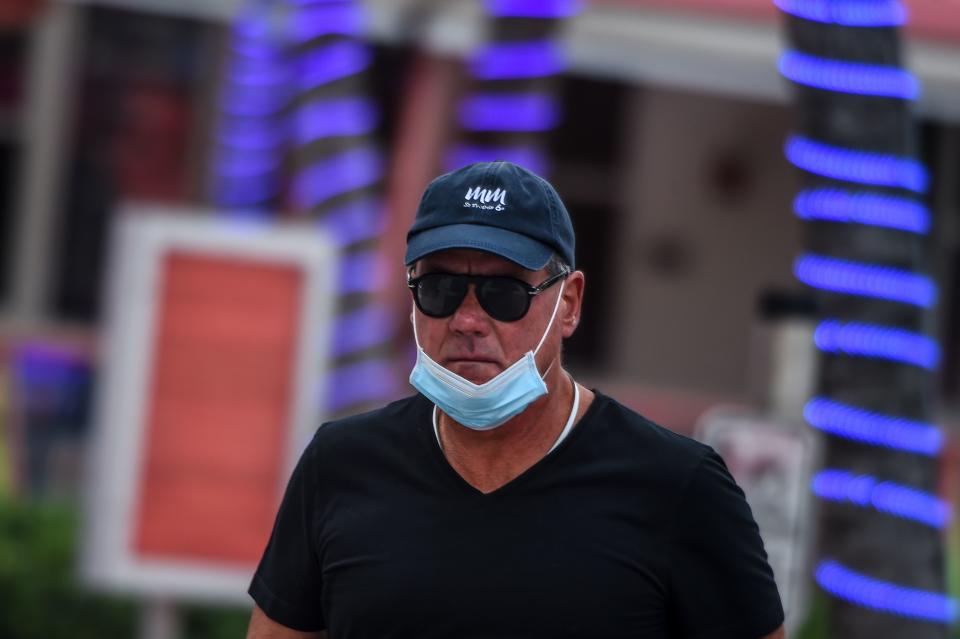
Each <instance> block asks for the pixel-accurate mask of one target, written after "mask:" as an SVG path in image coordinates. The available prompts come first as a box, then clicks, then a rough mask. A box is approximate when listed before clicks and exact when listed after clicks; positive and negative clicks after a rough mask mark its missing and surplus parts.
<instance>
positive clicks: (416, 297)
mask: <svg viewBox="0 0 960 639" xmlns="http://www.w3.org/2000/svg"><path fill="white" fill-rule="evenodd" d="M569 274H570V271H567V270H565V271H563V272H562V273H557V274H556V275H554V276H553V277H550V278H548V279H546V280H544V281H543V282H542V283H541V284H539V285H538V286H530V285H529V284H527V283H526V282H524V281H523V280H518V279H517V278H515V277H507V276H505V275H459V274H455V273H427V274H426V275H421V276H420V277H417V278H414V279H408V280H407V286H408V287H409V288H410V291H411V292H412V293H413V301H414V303H416V305H417V308H419V309H420V312H421V313H423V314H424V315H428V316H430V317H449V316H450V315H453V313H454V311H456V310H457V309H458V308H459V307H460V304H462V303H463V299H464V298H465V297H466V296H467V290H468V289H469V288H470V284H473V285H474V290H475V291H476V295H477V300H478V301H479V302H480V306H481V308H483V310H484V311H486V313H487V315H489V316H490V317H492V318H493V319H495V320H497V321H500V322H516V321H517V320H519V319H522V318H523V316H524V315H526V314H527V311H529V310H530V302H531V301H532V300H533V298H534V297H535V296H537V295H539V294H540V293H543V292H544V291H545V290H547V289H548V288H550V287H551V286H553V285H554V284H556V283H557V282H559V281H560V280H562V279H563V278H565V277H566V276H567V275H569Z"/></svg>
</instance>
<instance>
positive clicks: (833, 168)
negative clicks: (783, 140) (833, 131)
mask: <svg viewBox="0 0 960 639" xmlns="http://www.w3.org/2000/svg"><path fill="white" fill-rule="evenodd" d="M785 152H786V155H787V159H788V160H790V162H791V163H792V164H793V165H794V166H796V167H798V168H800V169H803V170H804V171H807V172H808V173H813V174H814V175H821V176H823V177H827V178H832V179H834V180H843V181H846V182H855V183H857V184H870V185H874V186H890V187H896V188H901V189H907V190H909V191H915V192H917V193H925V192H926V190H927V187H928V186H929V184H930V176H929V174H928V173H927V170H926V168H925V167H924V166H923V164H921V163H920V162H917V161H916V160H913V159H910V158H902V157H898V156H894V155H885V154H882V153H870V152H867V151H853V150H850V149H844V148H841V147H836V146H830V145H829V144H823V143H822V142H816V141H814V140H811V139H809V138H805V137H803V136H800V135H795V136H792V137H791V138H790V139H789V140H788V141H787V144H786V148H785Z"/></svg>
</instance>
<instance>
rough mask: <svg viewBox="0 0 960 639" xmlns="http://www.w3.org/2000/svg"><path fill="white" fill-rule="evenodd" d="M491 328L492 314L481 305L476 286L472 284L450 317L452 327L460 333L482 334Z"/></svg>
mask: <svg viewBox="0 0 960 639" xmlns="http://www.w3.org/2000/svg"><path fill="white" fill-rule="evenodd" d="M489 328H490V316H489V315H487V312H486V311H485V310H483V307H482V306H480V300H478V299H477V289H476V287H475V286H474V285H473V284H470V285H469V288H468V289H467V294H466V296H465V297H464V298H463V302H461V303H460V306H458V307H457V310H455V311H454V312H453V316H452V317H451V318H450V329H451V330H453V331H455V332H458V333H470V334H482V333H485V332H486V331H487V330H489Z"/></svg>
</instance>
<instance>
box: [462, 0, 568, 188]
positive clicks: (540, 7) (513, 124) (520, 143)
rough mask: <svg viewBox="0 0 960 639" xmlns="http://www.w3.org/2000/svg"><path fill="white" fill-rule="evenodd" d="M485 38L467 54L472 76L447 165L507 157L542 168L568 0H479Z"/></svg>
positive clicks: (555, 107)
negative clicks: (486, 21)
mask: <svg viewBox="0 0 960 639" xmlns="http://www.w3.org/2000/svg"><path fill="white" fill-rule="evenodd" d="M483 5H484V8H485V10H486V13H487V15H488V17H489V19H490V25H491V34H492V35H491V38H490V40H489V41H488V42H486V43H485V44H483V45H482V46H481V47H479V48H478V49H477V50H476V51H474V52H473V54H472V55H471V56H470V60H469V63H468V68H469V71H470V74H471V76H472V78H473V82H472V85H471V90H470V92H469V94H468V95H467V96H466V97H465V98H464V99H463V101H462V102H461V103H460V107H459V110H458V113H457V118H458V125H459V130H460V140H459V143H458V144H457V145H455V146H454V147H453V148H452V149H451V150H450V152H449V153H448V155H447V157H446V166H447V168H448V169H455V168H458V167H461V166H464V165H466V164H471V163H473V162H484V161H491V160H510V161H512V162H516V163H517V164H520V165H522V166H525V167H527V168H528V169H530V170H532V171H534V172H536V173H540V174H545V173H547V172H549V165H548V161H547V156H546V151H545V142H546V139H547V137H546V136H547V134H549V132H550V131H551V130H553V129H554V128H556V126H557V125H558V124H559V122H560V118H561V115H562V112H561V108H560V102H559V99H558V98H557V96H556V81H557V78H558V76H559V75H560V74H561V73H563V72H564V71H565V70H566V68H567V60H566V54H565V52H564V49H563V46H562V45H561V43H560V42H559V40H558V37H557V34H558V31H559V28H560V27H561V26H562V24H563V22H564V20H566V19H569V18H571V17H573V16H574V15H576V14H577V13H578V12H579V10H580V6H579V2H577V1H576V0H484V2H483Z"/></svg>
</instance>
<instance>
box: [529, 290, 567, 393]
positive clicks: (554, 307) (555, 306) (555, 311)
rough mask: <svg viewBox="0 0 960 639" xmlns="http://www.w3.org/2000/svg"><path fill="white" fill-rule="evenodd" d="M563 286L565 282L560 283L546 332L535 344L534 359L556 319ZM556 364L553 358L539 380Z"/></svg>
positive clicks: (535, 362) (534, 362)
mask: <svg viewBox="0 0 960 639" xmlns="http://www.w3.org/2000/svg"><path fill="white" fill-rule="evenodd" d="M564 284H566V280H564V281H562V282H560V294H559V295H557V302H556V304H554V305H553V314H552V315H550V321H549V322H548V323H547V330H545V331H544V332H543V336H541V337H540V343H539V344H537V347H536V348H535V349H534V350H533V355H534V357H536V355H537V353H539V352H540V347H541V346H543V343H544V342H545V341H546V339H547V335H549V334H550V328H551V327H552V326H553V320H554V319H556V317H557V309H559V308H560V300H562V299H563V286H564ZM556 363H557V359H556V358H554V359H553V361H552V362H550V365H549V366H547V370H545V371H543V374H541V375H540V379H546V377H547V373H549V372H550V369H551V368H553V365H554V364H556ZM533 365H534V366H536V365H537V361H536V359H534V361H533Z"/></svg>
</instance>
